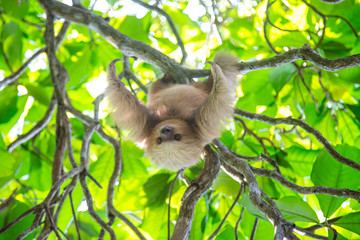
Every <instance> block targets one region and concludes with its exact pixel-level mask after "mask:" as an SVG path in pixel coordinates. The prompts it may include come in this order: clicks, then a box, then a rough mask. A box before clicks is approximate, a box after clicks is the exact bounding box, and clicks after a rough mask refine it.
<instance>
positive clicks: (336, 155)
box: [235, 109, 360, 171]
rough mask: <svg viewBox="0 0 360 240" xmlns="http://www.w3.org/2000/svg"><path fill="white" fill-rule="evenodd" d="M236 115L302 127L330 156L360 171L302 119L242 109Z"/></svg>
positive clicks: (272, 123)
mask: <svg viewBox="0 0 360 240" xmlns="http://www.w3.org/2000/svg"><path fill="white" fill-rule="evenodd" d="M235 114H237V115H239V116H241V117H244V118H247V119H251V120H255V121H261V122H264V123H267V124H270V125H279V124H286V125H293V126H298V127H301V128H302V129H304V130H305V131H306V132H308V133H310V134H312V135H314V137H315V138H316V139H317V140H318V141H319V142H320V143H321V144H322V145H323V146H324V148H325V149H326V151H328V153H330V155H331V156H332V157H333V158H334V159H336V160H337V161H339V162H341V163H343V164H345V165H347V166H349V167H351V168H354V169H356V170H358V171H360V164H358V163H356V162H354V161H353V160H351V159H349V158H346V157H344V156H342V155H340V153H338V152H337V151H336V150H335V148H334V147H333V146H332V145H331V143H330V142H329V141H328V140H327V139H326V138H325V137H324V136H323V135H322V134H321V132H319V131H318V130H317V129H315V128H312V127H310V125H309V124H307V123H306V122H304V121H303V120H301V119H294V118H292V117H288V118H271V117H268V116H265V115H262V114H256V113H250V112H246V111H244V110H241V109H235Z"/></svg>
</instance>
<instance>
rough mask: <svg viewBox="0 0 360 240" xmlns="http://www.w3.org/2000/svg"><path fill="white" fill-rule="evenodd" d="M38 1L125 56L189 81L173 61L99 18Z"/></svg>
mask: <svg viewBox="0 0 360 240" xmlns="http://www.w3.org/2000/svg"><path fill="white" fill-rule="evenodd" d="M38 1H39V2H40V4H41V5H43V6H45V7H46V8H48V9H49V10H50V11H51V12H52V13H53V14H55V15H57V16H59V17H62V18H65V19H66V20H69V21H71V22H74V23H77V24H80V25H83V26H86V27H88V28H89V29H91V30H94V31H95V32H97V33H98V34H100V35H101V36H102V37H103V38H105V39H106V40H107V41H108V42H109V43H110V44H112V45H113V46H114V47H115V48H117V49H119V50H120V51H121V52H122V53H124V54H125V55H128V56H136V57H139V58H141V59H143V60H144V61H145V62H148V63H150V64H153V65H155V66H157V67H158V68H160V69H161V70H162V71H163V72H164V73H167V74H169V75H170V76H172V77H173V78H174V79H176V80H177V81H179V82H183V83H185V82H189V81H190V76H187V75H186V73H187V72H185V71H184V68H183V67H182V66H181V65H179V64H177V63H176V62H175V61H174V60H173V59H171V58H169V57H168V56H166V55H164V54H162V53H161V52H159V51H157V50H156V49H154V48H152V47H150V46H149V45H147V44H145V43H143V42H141V41H137V40H134V39H132V38H130V37H128V36H126V35H124V34H122V33H121V32H119V31H117V30H116V29H114V28H113V27H111V26H110V25H109V24H108V23H107V22H106V21H105V20H104V19H103V18H101V17H100V16H98V15H96V14H94V13H92V12H90V11H88V10H86V9H83V8H78V7H71V6H68V5H66V4H63V3H61V2H58V1H53V0H38ZM184 73H185V74H184Z"/></svg>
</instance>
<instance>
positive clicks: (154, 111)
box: [107, 54, 238, 170]
mask: <svg viewBox="0 0 360 240" xmlns="http://www.w3.org/2000/svg"><path fill="white" fill-rule="evenodd" d="M116 61H117V60H114V61H112V62H111V63H109V65H108V70H107V76H108V82H109V86H108V88H107V96H108V99H109V102H110V105H111V107H112V110H113V111H112V112H113V117H114V120H115V121H116V122H117V123H118V124H119V125H120V127H122V128H126V129H130V130H132V134H131V138H132V139H133V140H134V141H135V142H137V143H140V144H144V146H145V152H146V154H147V155H148V156H149V157H150V159H151V160H152V161H153V162H154V163H155V164H156V165H158V166H160V167H163V168H167V169H170V170H179V169H181V168H188V167H190V166H192V165H194V164H196V163H197V162H198V160H199V156H200V154H201V151H202V149H203V146H205V145H206V144H208V143H210V142H211V141H212V140H213V139H214V138H216V137H218V136H219V135H220V132H221V130H222V122H223V121H225V120H226V119H228V118H230V117H231V116H232V113H233V110H232V104H233V101H234V99H235V87H236V85H235V83H236V75H237V73H238V70H237V68H236V65H237V60H236V59H235V58H234V57H232V56H229V55H224V54H217V55H216V56H215V58H214V63H213V62H210V64H211V76H210V77H209V78H208V79H207V80H206V81H204V82H195V83H191V84H187V85H183V84H176V83H175V81H173V79H171V78H170V77H168V76H164V77H163V78H161V79H159V80H157V81H155V82H154V83H153V84H152V85H151V87H150V90H149V94H148V104H147V106H145V105H144V104H143V103H141V102H140V101H139V100H138V99H137V98H136V97H135V96H133V95H132V94H131V93H130V92H129V91H128V90H127V89H126V88H125V86H124V84H123V83H122V82H121V81H120V79H119V78H118V77H117V75H116V69H115V65H114V64H115V62H116Z"/></svg>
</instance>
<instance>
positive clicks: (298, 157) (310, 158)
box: [286, 146, 319, 177]
mask: <svg viewBox="0 0 360 240" xmlns="http://www.w3.org/2000/svg"><path fill="white" fill-rule="evenodd" d="M318 152H319V151H317V150H307V149H304V148H301V147H298V146H292V147H290V148H288V149H286V153H287V155H286V159H287V161H288V162H289V163H290V165H291V166H292V168H293V169H294V170H295V171H296V174H297V175H298V176H299V177H308V176H310V174H311V167H312V166H313V164H314V161H315V159H316V156H317V154H318Z"/></svg>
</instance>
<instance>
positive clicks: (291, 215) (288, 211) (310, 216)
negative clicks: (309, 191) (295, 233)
mask: <svg viewBox="0 0 360 240" xmlns="http://www.w3.org/2000/svg"><path fill="white" fill-rule="evenodd" d="M275 203H276V206H277V207H278V208H279V210H280V212H281V213H282V215H283V217H284V218H285V219H286V220H288V221H290V222H313V223H318V222H319V219H318V217H317V215H316V213H315V211H314V210H313V209H312V208H311V207H310V206H309V204H307V203H306V202H305V201H303V200H302V199H300V198H299V197H295V196H293V197H284V198H282V199H280V200H275Z"/></svg>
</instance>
